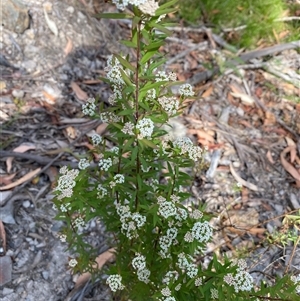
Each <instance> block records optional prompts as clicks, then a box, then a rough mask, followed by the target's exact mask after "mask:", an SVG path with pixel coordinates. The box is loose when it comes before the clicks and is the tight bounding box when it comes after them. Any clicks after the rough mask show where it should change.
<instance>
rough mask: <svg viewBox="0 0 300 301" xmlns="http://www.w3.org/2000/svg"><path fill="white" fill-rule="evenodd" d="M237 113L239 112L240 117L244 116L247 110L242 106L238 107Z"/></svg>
mask: <svg viewBox="0 0 300 301" xmlns="http://www.w3.org/2000/svg"><path fill="white" fill-rule="evenodd" d="M236 113H237V114H238V115H239V116H240V117H243V116H244V113H245V112H244V110H243V109H242V108H240V107H238V108H237V109H236Z"/></svg>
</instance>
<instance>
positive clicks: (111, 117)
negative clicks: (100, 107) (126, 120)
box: [100, 112, 121, 123]
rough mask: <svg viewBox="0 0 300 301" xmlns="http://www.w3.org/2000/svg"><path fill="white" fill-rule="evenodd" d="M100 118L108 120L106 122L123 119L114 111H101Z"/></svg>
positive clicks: (103, 120) (104, 120)
mask: <svg viewBox="0 0 300 301" xmlns="http://www.w3.org/2000/svg"><path fill="white" fill-rule="evenodd" d="M100 119H101V120H102V122H106V123H109V122H119V121H120V120H121V118H120V116H117V115H116V114H115V113H113V112H103V113H100Z"/></svg>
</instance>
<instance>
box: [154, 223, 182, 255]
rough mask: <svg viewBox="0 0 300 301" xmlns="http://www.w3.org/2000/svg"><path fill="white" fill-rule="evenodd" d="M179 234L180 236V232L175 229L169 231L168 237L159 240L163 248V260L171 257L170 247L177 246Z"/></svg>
mask: <svg viewBox="0 0 300 301" xmlns="http://www.w3.org/2000/svg"><path fill="white" fill-rule="evenodd" d="M177 234H178V230H177V229H176V228H174V227H173V228H169V229H168V230H167V235H162V236H161V237H160V238H159V246H160V248H161V251H160V255H161V257H162V258H167V257H168V256H169V255H168V250H169V247H170V246H171V245H172V244H174V245H175V244H177V243H178V242H177V240H176V237H177Z"/></svg>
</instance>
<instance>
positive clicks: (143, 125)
mask: <svg viewBox="0 0 300 301" xmlns="http://www.w3.org/2000/svg"><path fill="white" fill-rule="evenodd" d="M136 128H137V129H138V130H139V131H140V134H139V136H138V138H139V139H143V138H148V139H150V138H151V135H152V133H153V129H154V123H153V121H152V120H151V119H149V118H143V119H140V120H139V121H138V122H137V125H136Z"/></svg>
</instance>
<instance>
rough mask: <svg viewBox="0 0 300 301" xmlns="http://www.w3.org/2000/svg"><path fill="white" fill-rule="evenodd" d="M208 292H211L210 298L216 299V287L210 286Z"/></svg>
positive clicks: (217, 295)
mask: <svg viewBox="0 0 300 301" xmlns="http://www.w3.org/2000/svg"><path fill="white" fill-rule="evenodd" d="M210 294H211V298H212V299H214V300H216V299H218V298H219V292H218V290H217V289H216V288H211V289H210Z"/></svg>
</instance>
